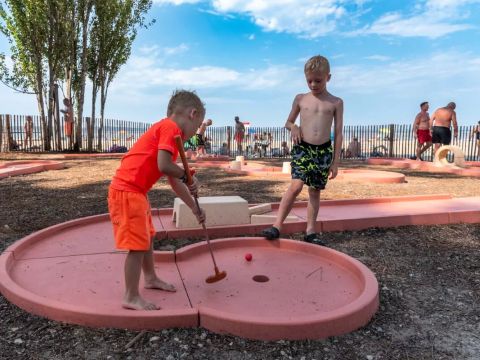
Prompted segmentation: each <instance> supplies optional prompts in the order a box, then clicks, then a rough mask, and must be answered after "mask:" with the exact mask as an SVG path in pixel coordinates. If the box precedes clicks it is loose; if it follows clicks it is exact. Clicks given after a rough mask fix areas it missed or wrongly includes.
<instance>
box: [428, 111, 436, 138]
mask: <svg viewBox="0 0 480 360" xmlns="http://www.w3.org/2000/svg"><path fill="white" fill-rule="evenodd" d="M436 114H437V112H436V111H435V112H434V113H433V115H432V116H431V117H430V120H428V128H429V129H430V135H432V132H433V123H434V122H435V115H436Z"/></svg>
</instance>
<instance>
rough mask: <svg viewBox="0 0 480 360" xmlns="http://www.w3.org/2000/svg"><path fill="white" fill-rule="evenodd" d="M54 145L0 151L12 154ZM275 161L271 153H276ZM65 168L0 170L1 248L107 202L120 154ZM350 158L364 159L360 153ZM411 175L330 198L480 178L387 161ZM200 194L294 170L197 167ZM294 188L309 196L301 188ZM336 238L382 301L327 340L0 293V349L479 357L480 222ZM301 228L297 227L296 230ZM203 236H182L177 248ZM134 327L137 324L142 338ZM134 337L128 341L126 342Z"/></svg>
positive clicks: (265, 188)
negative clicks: (58, 317)
mask: <svg viewBox="0 0 480 360" xmlns="http://www.w3.org/2000/svg"><path fill="white" fill-rule="evenodd" d="M26 158H37V159H46V158H49V159H55V158H57V159H59V157H58V156H55V155H21V154H16V155H8V156H7V155H5V154H0V162H1V161H7V160H11V159H26ZM270 163H271V161H270ZM66 164H67V168H66V169H63V170H57V171H47V172H42V173H37V174H31V175H25V176H17V177H11V178H6V179H2V180H0V199H1V200H0V252H2V251H4V250H5V249H6V248H7V247H8V246H9V245H11V244H12V243H14V242H15V241H17V240H18V239H21V238H22V237H24V236H26V235H27V234H29V233H31V232H34V231H37V230H40V229H42V228H45V227H47V226H50V225H53V224H57V223H60V222H64V221H67V220H70V219H76V218H79V217H84V216H89V215H95V214H101V213H105V212H107V206H106V201H105V196H106V192H107V187H108V184H109V181H110V179H111V177H112V175H113V173H114V171H115V169H116V167H117V166H118V164H119V160H118V159H111V160H109V159H100V160H75V161H73V160H68V161H66ZM342 167H344V168H352V167H361V168H369V169H382V170H385V169H386V168H385V167H380V166H368V167H367V166H365V165H363V164H362V163H361V162H355V163H345V164H342ZM389 170H391V171H397V172H402V173H404V174H406V176H407V181H408V182H407V183H405V184H375V185H368V184H357V183H348V182H341V181H332V182H330V183H329V185H328V187H327V189H326V190H325V191H324V192H323V193H322V198H323V199H344V198H365V197H379V196H397V195H408V194H451V195H452V196H454V197H462V196H479V195H480V186H479V183H480V182H479V179H478V178H477V179H474V178H465V177H458V176H455V175H445V174H425V173H421V172H415V171H411V170H407V171H405V170H398V169H389ZM198 177H199V179H200V181H201V182H202V184H203V186H202V188H201V195H204V196H214V195H233V194H235V195H241V196H242V197H244V198H245V199H247V200H248V201H249V202H251V203H253V202H277V201H279V200H280V198H281V196H282V194H283V192H284V191H285V189H286V187H287V186H288V181H289V180H288V179H270V178H258V177H246V176H238V175H231V174H226V173H225V172H223V171H222V170H219V169H211V168H210V169H201V170H200V171H199V172H198ZM173 199H174V195H173V193H172V192H171V191H170V190H169V188H168V185H167V184H166V182H163V181H162V182H161V183H159V184H157V185H156V186H155V187H154V188H153V190H152V191H151V193H150V200H151V202H152V206H154V207H171V206H172V204H173ZM299 199H304V200H306V199H307V193H306V192H305V191H304V192H303V193H302V194H301V196H300V198H299ZM324 235H325V237H326V239H327V240H328V241H329V242H330V244H331V247H332V248H334V249H336V250H339V251H342V252H344V253H346V254H348V255H350V256H353V257H355V258H356V259H358V260H360V261H362V262H363V263H364V264H365V265H367V266H368V267H369V268H370V269H371V270H372V271H373V272H374V273H375V275H376V277H377V279H378V281H379V286H380V308H379V311H378V312H377V314H376V315H375V316H374V318H373V319H372V321H371V322H370V323H369V324H368V325H367V326H365V327H364V328H362V329H359V330H357V331H355V332H353V333H350V334H347V335H344V336H339V337H332V338H329V339H325V340H310V341H276V342H263V341H251V340H245V339H242V338H238V337H235V336H226V335H218V334H215V333H211V332H209V331H207V330H205V329H202V328H198V329H168V330H161V331H157V332H155V331H149V332H143V333H139V332H135V331H127V330H117V329H91V328H85V327H81V326H75V325H67V324H61V323H58V322H55V321H49V320H47V319H44V318H40V317H37V316H34V315H31V314H29V313H27V312H25V311H23V310H21V309H19V308H17V307H16V306H15V305H12V304H10V303H9V302H8V301H7V300H6V299H5V298H4V297H3V296H0V319H1V322H0V349H1V350H0V359H168V360H173V359H305V360H307V359H309V360H310V359H317V360H319V359H368V360H372V359H479V358H480V301H479V300H480V261H479V259H480V224H475V225H465V224H459V225H451V226H406V227H399V228H388V229H380V228H373V229H368V230H363V231H353V232H332V233H325V234H324ZM301 236H302V234H294V235H293V236H291V238H293V239H297V240H300V239H301ZM201 240H202V239H201V238H199V239H190V238H189V239H178V240H175V241H174V242H172V243H170V244H165V243H162V242H160V243H158V244H156V248H157V249H162V248H163V247H164V246H166V245H170V246H171V245H172V244H173V245H174V246H175V247H181V246H184V245H186V244H189V243H191V242H194V241H201ZM137 335H139V336H138V337H137ZM132 340H135V341H134V342H133V344H131V346H129V347H126V345H128V343H130V342H131V341H132Z"/></svg>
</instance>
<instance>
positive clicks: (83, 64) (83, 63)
mask: <svg viewBox="0 0 480 360" xmlns="http://www.w3.org/2000/svg"><path fill="white" fill-rule="evenodd" d="M84 11H85V13H84V14H83V16H82V55H81V59H80V86H79V89H78V91H77V93H76V98H77V117H78V118H77V126H76V133H75V144H74V150H75V151H79V150H80V149H81V148H82V117H83V103H84V100H85V81H86V78H87V40H88V20H89V18H90V11H91V6H90V5H87V9H85V10H84Z"/></svg>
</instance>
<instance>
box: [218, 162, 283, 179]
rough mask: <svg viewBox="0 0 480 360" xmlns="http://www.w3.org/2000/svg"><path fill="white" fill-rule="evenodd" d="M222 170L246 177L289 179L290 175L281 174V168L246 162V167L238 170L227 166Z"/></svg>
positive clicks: (243, 166)
mask: <svg viewBox="0 0 480 360" xmlns="http://www.w3.org/2000/svg"><path fill="white" fill-rule="evenodd" d="M223 169H224V170H225V171H226V172H227V173H229V174H237V175H247V176H271V177H274V178H275V177H287V178H289V177H291V175H290V173H284V172H282V168H281V167H279V166H265V165H262V164H259V163H255V162H247V164H246V165H242V168H241V169H240V170H238V169H232V168H231V166H230V165H229V164H228V165H226V166H223Z"/></svg>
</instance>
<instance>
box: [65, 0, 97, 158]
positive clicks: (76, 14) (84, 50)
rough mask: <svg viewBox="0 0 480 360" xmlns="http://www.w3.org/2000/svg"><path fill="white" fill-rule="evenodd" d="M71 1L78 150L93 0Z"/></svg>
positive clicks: (73, 80)
mask: <svg viewBox="0 0 480 360" xmlns="http://www.w3.org/2000/svg"><path fill="white" fill-rule="evenodd" d="M71 1H73V2H74V4H73V12H72V14H71V18H70V21H71V22H72V29H73V34H74V36H73V39H72V44H71V47H70V51H71V54H70V59H71V60H72V61H74V62H73V63H72V65H71V69H72V88H73V90H74V93H75V100H76V108H77V111H76V112H77V124H76V126H75V143H74V145H73V148H74V150H76V151H79V150H80V149H81V148H82V130H83V129H82V117H83V104H84V100H85V82H86V79H87V70H88V69H87V54H88V31H89V28H90V26H91V14H92V7H93V0H77V1H75V0H71Z"/></svg>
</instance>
